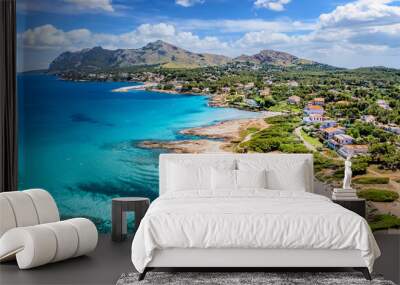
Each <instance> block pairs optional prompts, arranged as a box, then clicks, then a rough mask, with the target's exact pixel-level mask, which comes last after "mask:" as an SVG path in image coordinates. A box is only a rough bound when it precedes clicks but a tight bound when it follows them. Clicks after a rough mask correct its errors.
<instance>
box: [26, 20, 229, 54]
mask: <svg viewBox="0 0 400 285" xmlns="http://www.w3.org/2000/svg"><path fill="white" fill-rule="evenodd" d="M18 39H19V40H20V41H21V42H22V44H23V46H24V47H26V48H29V49H33V50H58V51H60V52H61V51H66V50H79V49H82V48H88V47H93V46H102V47H104V48H109V49H117V48H138V47H142V46H144V45H146V44H147V43H149V42H152V41H156V40H164V41H166V42H169V43H171V44H175V45H177V46H179V47H182V48H186V49H189V50H190V51H195V52H219V53H224V52H225V49H227V48H228V44H227V43H224V42H221V41H220V40H219V39H218V38H216V37H210V36H207V37H202V38H201V37H199V36H197V35H195V34H193V33H191V32H185V31H178V30H177V29H176V27H175V26H174V25H171V24H166V23H159V24H154V25H152V24H143V25H140V26H139V27H137V28H136V29H135V30H133V31H131V32H128V33H124V34H120V35H113V34H99V33H92V32H90V31H89V30H87V29H75V30H71V31H63V30H61V29H57V28H56V27H54V26H53V25H50V24H48V25H43V26H39V27H36V28H34V29H28V30H26V31H25V32H23V33H21V34H19V35H18Z"/></svg>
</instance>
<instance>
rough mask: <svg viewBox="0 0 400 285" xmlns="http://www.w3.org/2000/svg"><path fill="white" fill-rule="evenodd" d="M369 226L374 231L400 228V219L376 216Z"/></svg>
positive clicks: (390, 216)
mask: <svg viewBox="0 0 400 285" xmlns="http://www.w3.org/2000/svg"><path fill="white" fill-rule="evenodd" d="M369 225H370V227H371V229H372V230H373V231H377V230H384V229H389V228H400V218H398V217H396V216H394V215H390V214H383V215H376V216H375V217H374V219H373V220H372V221H371V222H370V223H369Z"/></svg>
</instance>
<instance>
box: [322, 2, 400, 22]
mask: <svg viewBox="0 0 400 285" xmlns="http://www.w3.org/2000/svg"><path fill="white" fill-rule="evenodd" d="M393 2H397V0H358V1H354V2H351V3H348V4H345V5H341V6H338V7H336V9H335V10H333V11H332V12H331V13H326V14H321V15H320V16H319V25H320V27H321V28H332V27H349V26H370V25H372V26H376V25H385V24H393V23H396V22H399V20H400V7H399V6H393V5H389V4H391V3H393Z"/></svg>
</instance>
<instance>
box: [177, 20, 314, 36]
mask: <svg viewBox="0 0 400 285" xmlns="http://www.w3.org/2000/svg"><path fill="white" fill-rule="evenodd" d="M175 23H176V25H177V26H179V27H180V28H181V29H186V30H209V31H214V32H215V31H220V32H226V33H239V32H253V31H273V32H294V31H311V30H314V29H315V28H316V24H315V23H308V22H301V21H290V20H275V21H266V20H263V19H246V20H236V19H234V20H233V19H223V20H222V19H221V20H201V19H190V20H178V21H176V22H175Z"/></svg>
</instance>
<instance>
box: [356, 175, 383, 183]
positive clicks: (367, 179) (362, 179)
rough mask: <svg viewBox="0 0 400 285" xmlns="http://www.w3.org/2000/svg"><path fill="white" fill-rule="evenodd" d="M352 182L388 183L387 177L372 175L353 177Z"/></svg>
mask: <svg viewBox="0 0 400 285" xmlns="http://www.w3.org/2000/svg"><path fill="white" fill-rule="evenodd" d="M353 182H354V183H356V184H388V183H389V178H388V177H374V176H364V177H358V178H354V179H353Z"/></svg>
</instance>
